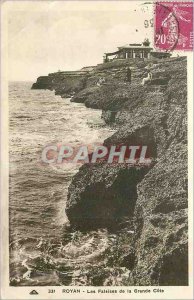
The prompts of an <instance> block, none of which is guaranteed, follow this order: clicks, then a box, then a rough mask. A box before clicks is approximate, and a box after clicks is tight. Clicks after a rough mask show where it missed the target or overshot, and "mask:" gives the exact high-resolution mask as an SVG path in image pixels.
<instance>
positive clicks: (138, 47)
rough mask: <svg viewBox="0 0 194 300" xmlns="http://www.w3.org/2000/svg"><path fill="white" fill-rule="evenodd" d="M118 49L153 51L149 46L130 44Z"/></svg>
mask: <svg viewBox="0 0 194 300" xmlns="http://www.w3.org/2000/svg"><path fill="white" fill-rule="evenodd" d="M118 49H149V50H151V49H153V48H152V47H149V46H143V45H142V44H128V45H124V46H121V47H118Z"/></svg>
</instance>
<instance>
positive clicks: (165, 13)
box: [154, 1, 193, 51]
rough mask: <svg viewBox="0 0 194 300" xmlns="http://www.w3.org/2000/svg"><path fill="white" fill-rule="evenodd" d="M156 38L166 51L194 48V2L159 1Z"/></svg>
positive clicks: (157, 46)
mask: <svg viewBox="0 0 194 300" xmlns="http://www.w3.org/2000/svg"><path fill="white" fill-rule="evenodd" d="M154 40H155V47H156V48H157V49H161V50H164V51H171V50H193V2H178V1H171V2H164V1H161V2H160V1H157V2H156V3H155V32H154Z"/></svg>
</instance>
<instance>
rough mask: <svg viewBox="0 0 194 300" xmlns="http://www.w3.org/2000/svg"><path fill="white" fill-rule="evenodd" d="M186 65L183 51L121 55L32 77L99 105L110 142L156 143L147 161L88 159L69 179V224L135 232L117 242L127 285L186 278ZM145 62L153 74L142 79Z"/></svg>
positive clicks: (44, 85)
mask: <svg viewBox="0 0 194 300" xmlns="http://www.w3.org/2000/svg"><path fill="white" fill-rule="evenodd" d="M186 65H187V63H186V58H185V57H179V58H168V59H164V60H159V59H158V60H156V59H155V60H153V61H143V60H117V61H112V62H109V63H106V64H101V65H98V66H96V67H94V68H92V69H91V70H89V71H88V70H86V71H81V72H80V74H79V72H75V73H73V74H65V73H64V74H60V73H54V74H51V75H49V76H47V77H46V78H45V77H41V78H39V79H38V80H37V83H35V84H34V85H33V88H41V87H42V88H49V89H55V91H56V93H57V94H60V95H62V96H63V97H65V96H67V95H70V96H72V99H71V101H75V102H82V103H85V105H86V106H87V107H92V108H97V109H102V118H103V119H104V120H105V122H106V123H108V124H109V126H110V125H112V126H114V127H115V128H117V131H116V133H115V134H113V135H112V136H111V137H110V138H108V139H107V140H105V141H104V144H105V145H117V144H121V143H125V144H127V145H134V144H138V143H139V144H145V145H149V146H150V148H151V156H152V157H153V158H154V163H153V164H152V165H151V166H150V167H141V168H135V167H128V166H126V165H118V164H113V165H107V164H105V163H104V164H103V163H97V164H92V165H90V164H85V165H83V166H82V167H81V168H80V170H79V172H78V173H77V174H76V175H75V176H74V178H73V180H72V183H71V185H70V187H69V193H68V199H67V207H66V213H67V216H68V218H69V220H70V222H71V224H72V226H74V227H77V228H79V229H81V230H82V229H83V230H86V229H87V230H90V229H94V228H102V227H106V228H109V230H111V231H112V230H113V231H114V230H116V231H117V232H119V235H118V236H120V234H122V235H123V236H125V235H126V234H127V232H129V231H130V230H132V232H134V233H133V235H132V236H131V238H130V245H128V247H127V246H126V245H125V246H123V248H122V245H121V246H120V248H121V249H120V250H121V256H122V259H121V261H120V264H121V266H124V267H126V268H127V269H128V270H129V271H130V273H129V276H128V279H127V283H125V284H127V285H187V284H188V243H187V206H188V200H187V72H186ZM127 66H130V68H131V70H132V82H131V84H129V83H127V82H126V80H125V78H126V67H127ZM148 68H149V69H150V70H151V71H152V74H153V81H152V82H151V84H149V85H146V86H142V85H141V80H142V78H143V77H144V76H145V73H146V72H147V69H148ZM102 78H103V83H101V79H102ZM122 251H123V253H122Z"/></svg>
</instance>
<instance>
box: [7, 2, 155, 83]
mask: <svg viewBox="0 0 194 300" xmlns="http://www.w3.org/2000/svg"><path fill="white" fill-rule="evenodd" d="M92 2H93V1H92ZM129 2H131V1H129ZM7 11H8V13H7V16H8V17H7V20H8V62H9V63H8V76H9V80H32V81H34V80H35V79H36V78H37V77H38V76H40V75H47V74H48V73H50V72H55V71H57V70H59V69H60V70H65V71H67V70H77V69H79V68H81V67H84V66H89V65H95V64H97V63H101V62H102V57H103V53H104V52H108V51H115V50H116V49H117V47H118V46H122V45H125V44H128V43H132V42H142V41H143V40H144V38H145V37H149V38H150V40H152V39H153V28H152V27H150V26H149V27H148V28H145V25H144V21H145V20H149V19H151V18H152V17H153V13H152V5H148V6H146V5H142V2H139V1H136V2H135V1H133V2H131V3H130V4H129V3H127V2H120V1H117V2H106V3H104V2H98V3H96V2H95V3H94V2H93V3H91V2H79V3H78V2H74V1H72V2H69V3H67V2H66V1H61V2H59V1H56V2H55V1H50V2H47V1H45V2H44V3H43V2H36V1H33V3H32V2H26V3H25V2H10V3H9V7H8V9H7Z"/></svg>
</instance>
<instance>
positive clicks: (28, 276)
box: [9, 82, 128, 286]
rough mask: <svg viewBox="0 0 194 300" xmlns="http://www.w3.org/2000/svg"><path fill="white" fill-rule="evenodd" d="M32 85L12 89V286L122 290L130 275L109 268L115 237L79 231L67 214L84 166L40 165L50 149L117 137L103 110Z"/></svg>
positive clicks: (16, 85) (15, 85)
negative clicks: (71, 193)
mask: <svg viewBox="0 0 194 300" xmlns="http://www.w3.org/2000/svg"><path fill="white" fill-rule="evenodd" d="M31 86H32V82H11V83H10V84H9V174H10V178H9V220H10V222H9V237H10V246H9V255H10V272H9V274H10V285H12V286H37V285H39V286H61V285H65V286H74V285H80V286H82V285H119V280H121V279H120V278H121V277H120V275H121V274H122V276H128V275H127V270H126V269H125V268H118V269H117V268H113V267H112V265H110V266H109V265H108V263H107V264H106V257H109V258H110V255H111V253H112V252H111V251H112V250H110V245H112V243H114V241H116V239H117V237H116V235H114V234H113V233H109V232H108V231H107V230H106V229H99V230H96V231H90V232H81V231H75V230H74V231H73V230H72V229H70V226H69V221H68V218H67V216H66V214H65V205H66V199H67V193H68V186H69V185H70V183H71V180H72V178H73V176H74V174H76V172H78V170H79V167H80V165H79V164H58V165H53V164H45V163H42V162H41V154H42V150H43V148H44V147H45V146H47V145H50V144H57V145H58V144H63V145H67V144H68V145H72V146H73V147H75V146H77V145H80V144H81V145H88V143H90V145H92V144H95V143H102V142H103V141H104V139H106V138H107V137H109V136H111V135H112V134H113V132H114V130H113V129H111V128H108V127H107V126H105V124H104V122H103V120H102V119H101V111H100V110H94V109H90V108H86V107H85V105H84V104H79V103H73V102H70V99H64V98H61V97H60V96H56V95H55V93H54V91H49V90H32V89H31ZM108 249H109V250H108ZM113 249H114V247H113ZM107 251H109V252H107ZM107 253H108V254H107ZM103 272H104V273H103ZM115 272H116V273H115ZM102 273H103V274H104V277H103V280H102ZM94 274H95V276H94Z"/></svg>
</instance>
